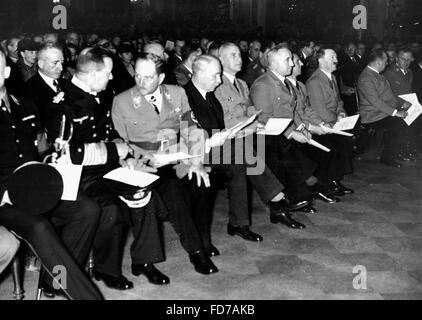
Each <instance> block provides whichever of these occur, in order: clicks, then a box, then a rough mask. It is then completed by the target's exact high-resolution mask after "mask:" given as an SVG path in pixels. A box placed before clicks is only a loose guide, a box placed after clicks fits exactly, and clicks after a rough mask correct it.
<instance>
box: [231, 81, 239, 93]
mask: <svg viewBox="0 0 422 320" xmlns="http://www.w3.org/2000/svg"><path fill="white" fill-rule="evenodd" d="M233 85H234V87H235V88H236V90H237V92H239V93H240V91H239V87H238V86H237V84H236V78H235V79H234V81H233Z"/></svg>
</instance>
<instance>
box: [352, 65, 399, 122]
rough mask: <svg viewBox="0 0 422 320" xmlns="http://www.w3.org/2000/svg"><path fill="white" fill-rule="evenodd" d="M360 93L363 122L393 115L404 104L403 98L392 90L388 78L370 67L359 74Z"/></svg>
mask: <svg viewBox="0 0 422 320" xmlns="http://www.w3.org/2000/svg"><path fill="white" fill-rule="evenodd" d="M358 94H359V114H360V116H361V121H362V123H372V122H375V121H379V120H382V119H384V118H386V117H388V116H391V115H393V112H394V110H395V109H396V108H398V107H400V106H401V105H402V104H403V100H401V99H399V98H398V97H397V96H396V95H395V94H394V93H393V91H392V90H391V86H390V84H389V82H388V80H387V79H386V78H385V77H384V76H383V75H382V74H378V73H377V72H375V71H373V70H371V69H369V68H368V67H367V68H365V69H364V70H363V71H362V73H361V74H360V76H359V80H358Z"/></svg>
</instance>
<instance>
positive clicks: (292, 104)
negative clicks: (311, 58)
mask: <svg viewBox="0 0 422 320" xmlns="http://www.w3.org/2000/svg"><path fill="white" fill-rule="evenodd" d="M268 61H269V68H268V71H267V72H266V73H265V74H264V75H262V76H261V77H259V78H258V79H257V80H256V81H255V82H254V84H253V85H252V87H251V92H250V97H251V100H252V102H253V104H254V106H255V107H256V108H258V109H260V110H262V113H261V114H260V115H259V118H258V119H259V121H260V122H261V123H262V124H264V125H265V124H266V123H267V122H268V120H269V119H270V118H289V119H293V116H294V110H295V108H296V104H297V97H296V96H295V93H294V90H293V88H292V87H291V84H290V82H289V81H288V80H287V79H286V77H287V76H288V75H290V74H291V73H292V69H293V66H294V64H293V60H292V53H291V52H290V50H289V49H287V48H285V47H284V46H280V45H278V46H276V47H274V48H273V49H272V50H270V52H269V54H268ZM311 137H312V135H311V133H310V132H309V131H308V130H307V129H306V128H301V127H297V126H296V125H295V124H294V123H292V124H291V125H290V126H289V127H288V128H287V129H286V130H285V132H284V133H283V134H282V135H281V136H265V154H266V158H265V160H266V163H267V165H268V166H269V167H270V169H271V170H272V171H273V172H274V173H275V174H276V176H277V177H278V178H279V179H280V181H281V182H282V183H283V185H285V186H286V190H287V194H288V195H289V196H290V197H291V198H294V199H295V200H296V201H297V200H301V199H309V198H312V197H315V198H318V199H320V200H322V201H324V202H327V203H335V202H338V201H340V200H339V199H337V198H332V197H330V196H329V194H330V193H331V192H332V190H331V189H330V188H329V187H328V186H326V185H324V184H323V183H321V182H320V181H318V179H317V178H316V177H315V176H314V175H313V173H314V171H315V169H316V164H315V163H314V162H313V161H311V160H310V159H309V158H307V157H306V156H305V155H304V154H303V153H302V152H301V151H300V150H298V149H297V148H296V147H295V146H294V144H293V143H292V142H291V141H290V140H294V141H297V142H299V143H308V142H309V140H310V139H311Z"/></svg>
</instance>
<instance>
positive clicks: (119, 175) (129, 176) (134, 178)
mask: <svg viewBox="0 0 422 320" xmlns="http://www.w3.org/2000/svg"><path fill="white" fill-rule="evenodd" d="M104 178H105V179H110V180H113V181H118V182H122V183H126V184H128V185H131V186H135V187H140V188H145V187H147V186H149V185H150V184H151V183H153V182H155V181H156V180H158V179H159V178H160V177H159V176H157V175H155V174H151V173H147V172H142V171H138V170H130V169H129V168H117V169H115V170H113V171H110V172H109V173H107V174H106V175H105V176H104Z"/></svg>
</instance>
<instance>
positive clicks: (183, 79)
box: [173, 43, 202, 87]
mask: <svg viewBox="0 0 422 320" xmlns="http://www.w3.org/2000/svg"><path fill="white" fill-rule="evenodd" d="M201 54H202V52H201V48H199V46H198V45H196V44H194V43H188V44H186V45H185V46H184V47H183V49H182V58H183V62H182V63H181V64H179V65H178V66H177V67H176V68H175V69H173V74H174V76H175V78H176V81H177V84H178V85H179V86H182V87H183V86H185V85H186V84H187V83H188V82H189V80H190V79H191V78H192V64H193V62H194V61H195V59H196V58H197V57H199V56H200V55H201Z"/></svg>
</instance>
